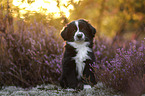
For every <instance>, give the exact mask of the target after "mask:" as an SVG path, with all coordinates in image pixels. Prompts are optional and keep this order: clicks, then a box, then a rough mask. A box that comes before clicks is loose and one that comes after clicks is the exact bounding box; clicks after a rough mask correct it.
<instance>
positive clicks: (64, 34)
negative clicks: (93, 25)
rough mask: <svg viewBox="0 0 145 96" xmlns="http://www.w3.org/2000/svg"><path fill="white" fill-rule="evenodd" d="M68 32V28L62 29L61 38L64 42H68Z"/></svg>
mask: <svg viewBox="0 0 145 96" xmlns="http://www.w3.org/2000/svg"><path fill="white" fill-rule="evenodd" d="M67 31H68V30H67V26H66V27H64V28H63V29H62V31H61V37H62V38H63V39H64V41H66V40H67V39H68V36H67V33H68V32H67Z"/></svg>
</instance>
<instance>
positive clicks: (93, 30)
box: [88, 23, 96, 37]
mask: <svg viewBox="0 0 145 96" xmlns="http://www.w3.org/2000/svg"><path fill="white" fill-rule="evenodd" d="M88 25H89V28H90V30H91V32H92V35H93V37H94V36H95V33H96V29H95V28H94V27H93V26H92V25H91V24H89V23H88Z"/></svg>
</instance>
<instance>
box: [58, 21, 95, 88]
mask: <svg viewBox="0 0 145 96" xmlns="http://www.w3.org/2000/svg"><path fill="white" fill-rule="evenodd" d="M78 22H79V29H80V31H81V32H83V33H84V34H85V41H84V42H89V45H88V47H89V48H90V49H92V47H93V37H94V36H95V33H96V30H95V28H94V27H93V26H91V25H90V24H89V23H88V22H87V21H85V20H82V19H81V20H78ZM76 30H77V27H76V25H75V21H73V22H71V23H69V24H68V25H67V26H66V27H65V28H64V30H63V31H62V32H61V36H62V38H63V39H64V40H65V41H66V45H65V51H64V55H63V60H62V74H61V79H60V85H61V87H62V88H74V89H83V85H84V84H90V85H94V84H96V83H97V81H96V78H95V75H94V74H93V72H94V70H93V69H92V67H91V66H90V65H92V64H93V63H94V62H95V55H94V53H93V51H92V52H87V55H88V56H89V57H90V58H91V59H86V60H85V61H83V62H84V63H85V68H84V70H83V77H81V79H78V78H77V75H78V73H77V71H76V62H75V60H74V59H72V58H73V57H75V56H76V54H77V51H76V48H74V47H73V46H71V45H70V44H68V42H74V34H75V32H76ZM90 70H92V71H90Z"/></svg>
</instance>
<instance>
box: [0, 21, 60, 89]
mask: <svg viewBox="0 0 145 96" xmlns="http://www.w3.org/2000/svg"><path fill="white" fill-rule="evenodd" d="M56 34H58V32H57V30H56V29H55V28H53V27H51V26H49V25H44V24H42V23H37V22H34V23H32V24H30V25H26V24H25V23H24V22H23V21H19V22H17V26H16V28H15V30H14V31H12V30H10V29H7V33H3V34H0V44H1V46H0V53H1V54H0V80H1V82H0V84H1V85H16V86H21V87H31V86H35V85H37V84H45V83H54V84H58V78H59V77H60V71H61V68H60V61H61V57H62V41H61V39H59V37H58V36H57V35H56Z"/></svg>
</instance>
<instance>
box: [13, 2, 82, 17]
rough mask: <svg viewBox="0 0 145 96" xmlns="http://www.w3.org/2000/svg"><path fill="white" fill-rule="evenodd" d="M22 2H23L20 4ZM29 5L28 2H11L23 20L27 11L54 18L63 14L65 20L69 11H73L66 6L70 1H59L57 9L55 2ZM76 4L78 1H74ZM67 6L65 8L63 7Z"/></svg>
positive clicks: (71, 6) (69, 6)
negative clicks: (50, 15)
mask: <svg viewBox="0 0 145 96" xmlns="http://www.w3.org/2000/svg"><path fill="white" fill-rule="evenodd" d="M22 1H23V2H22ZM33 1H34V2H32V3H31V4H29V3H28V0H13V5H14V6H18V7H19V8H20V14H21V18H24V17H23V16H22V15H23V14H25V13H26V12H27V11H32V12H38V13H43V14H45V15H47V14H50V13H52V14H54V17H55V18H58V17H60V16H61V12H63V13H64V14H63V15H65V16H66V17H67V18H68V17H69V15H70V12H69V11H70V10H73V8H74V7H73V5H71V4H70V5H68V2H69V1H70V0H60V5H59V7H58V5H57V0H33ZM74 1H75V2H76V3H78V2H79V1H80V0H74ZM64 5H65V6H67V5H68V7H67V8H66V7H65V6H64Z"/></svg>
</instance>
